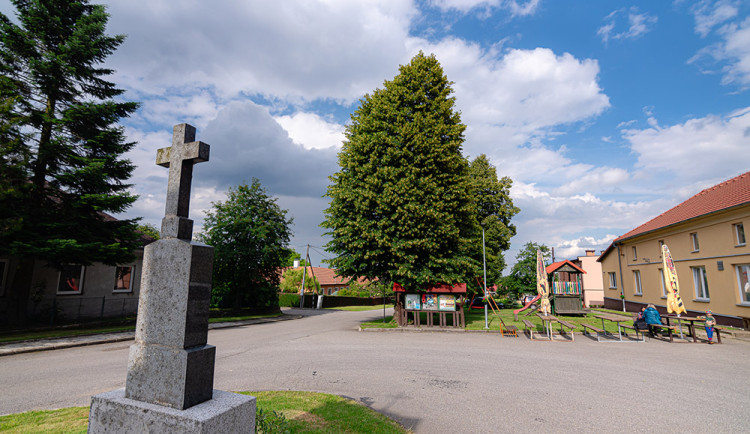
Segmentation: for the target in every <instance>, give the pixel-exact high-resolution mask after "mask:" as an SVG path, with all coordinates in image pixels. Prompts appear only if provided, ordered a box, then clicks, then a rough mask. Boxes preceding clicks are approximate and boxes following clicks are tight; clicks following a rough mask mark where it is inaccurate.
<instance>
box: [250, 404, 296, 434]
mask: <svg viewBox="0 0 750 434" xmlns="http://www.w3.org/2000/svg"><path fill="white" fill-rule="evenodd" d="M255 432H256V433H263V434H277V433H278V434H285V433H289V432H291V431H290V429H289V421H288V420H286V418H285V417H284V415H283V414H281V413H278V412H275V411H263V409H262V408H260V407H258V410H257V411H256V412H255Z"/></svg>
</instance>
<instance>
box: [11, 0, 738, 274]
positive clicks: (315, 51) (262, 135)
mask: <svg viewBox="0 0 750 434" xmlns="http://www.w3.org/2000/svg"><path fill="white" fill-rule="evenodd" d="M107 3H108V11H109V13H110V14H111V19H110V25H109V32H110V33H124V34H127V35H128V37H127V39H126V41H125V43H124V44H123V45H122V46H121V48H120V49H119V50H118V51H117V52H116V53H114V54H113V55H112V56H111V57H110V58H109V59H108V60H107V65H108V66H110V67H112V68H114V69H116V70H117V73H116V74H115V76H114V77H113V79H114V81H116V82H117V84H118V85H119V86H120V87H122V88H124V89H126V90H127V93H126V97H127V98H128V99H130V100H135V101H141V102H142V107H141V109H140V110H139V112H138V113H137V114H136V115H134V116H132V117H131V118H129V119H127V120H124V121H123V125H124V126H125V128H126V131H127V134H128V136H129V138H130V139H131V140H134V141H138V142H139V144H138V146H137V147H136V149H135V150H134V151H132V152H131V154H130V155H129V158H131V159H132V160H133V161H134V162H135V163H136V165H137V167H138V168H137V170H136V171H135V174H134V177H133V179H132V182H133V183H134V187H133V191H134V192H135V193H136V194H139V195H140V199H139V201H138V202H137V203H136V205H135V206H134V207H133V208H132V209H131V210H130V211H129V212H128V213H127V214H126V215H127V216H129V217H134V216H138V217H143V218H144V221H146V222H149V223H154V224H157V225H158V224H159V222H160V220H161V217H162V216H163V213H164V197H165V193H166V177H167V171H166V170H165V169H163V168H161V167H158V166H156V165H155V163H154V159H155V155H156V149H158V148H160V147H164V146H168V145H169V143H170V135H171V130H172V126H173V125H174V124H177V123H181V122H188V123H191V124H193V125H194V126H196V127H197V128H198V139H199V140H202V141H204V142H207V143H209V144H210V145H211V161H210V162H208V163H204V164H201V165H199V166H196V169H195V173H194V176H195V177H194V185H193V197H192V200H191V207H192V210H191V217H192V218H193V219H194V220H195V221H196V227H197V228H198V229H200V227H201V225H202V219H203V216H204V210H205V209H207V208H209V207H210V206H211V202H215V201H221V200H224V194H225V192H226V191H227V189H228V188H229V187H230V186H235V185H237V184H239V183H241V182H243V181H248V182H249V181H250V180H251V179H252V177H257V178H259V179H260V181H261V183H262V184H263V185H264V186H265V187H266V188H267V189H268V191H269V193H271V194H272V195H274V196H276V197H278V201H279V204H280V205H281V206H282V207H283V208H285V209H288V210H289V213H290V215H291V216H293V217H294V219H295V225H294V228H293V230H294V233H295V236H294V239H293V241H292V245H293V247H294V248H295V249H297V250H298V251H300V252H302V251H303V250H304V248H305V245H306V244H308V243H309V244H311V245H313V246H315V249H314V250H313V255H312V258H313V263H314V265H318V264H320V261H321V260H322V259H323V258H324V257H325V256H327V254H326V253H325V252H324V251H323V246H324V244H325V242H326V240H325V238H324V237H323V235H322V234H323V230H322V229H320V228H319V226H318V225H319V223H320V222H321V221H322V220H323V210H324V209H325V207H326V200H325V199H324V198H322V195H323V194H324V193H325V188H326V186H327V185H328V179H327V177H328V176H329V175H330V174H332V173H333V172H334V171H335V170H336V169H337V162H336V153H337V152H338V150H339V149H340V146H341V140H342V139H343V134H342V133H343V130H344V126H345V125H346V123H347V122H348V120H349V114H350V113H352V112H353V111H354V110H355V109H356V107H357V105H358V101H359V99H360V98H361V97H362V96H363V95H364V94H365V93H369V92H372V91H373V90H374V89H375V88H377V87H381V86H382V83H383V81H384V80H390V79H392V78H393V76H394V75H395V74H397V72H398V66H399V65H400V64H405V63H407V62H408V61H409V60H410V59H411V57H412V56H413V55H414V54H416V53H417V52H418V51H419V50H422V51H424V52H426V53H434V54H435V55H436V56H437V58H438V60H439V61H440V62H441V64H442V65H443V68H444V70H445V73H446V74H447V76H448V78H449V79H450V80H452V81H453V82H455V84H454V90H455V97H456V105H457V107H458V109H459V110H460V111H461V116H462V120H463V122H464V123H465V124H466V125H467V126H468V128H467V131H466V142H465V143H464V152H465V154H467V155H469V156H471V157H474V156H477V155H479V154H481V153H485V154H487V155H488V156H489V157H490V160H491V161H492V162H493V164H494V165H495V166H496V167H497V169H498V173H499V174H501V175H507V176H510V177H511V178H512V179H513V180H514V186H513V189H512V191H511V194H512V197H513V200H514V201H515V204H516V205H517V206H518V207H520V208H521V213H520V214H518V216H516V218H515V221H514V222H515V224H516V225H517V227H518V235H517V236H516V237H514V238H513V240H512V248H511V250H510V251H509V252H507V253H506V259H507V260H508V262H511V263H512V262H514V260H513V259H514V257H515V255H516V254H517V252H518V250H519V249H520V248H521V247H522V246H523V244H524V243H526V242H527V241H535V242H538V243H544V244H547V245H549V246H553V247H555V250H556V254H557V255H556V256H557V257H558V258H571V257H574V256H577V255H581V254H583V252H584V249H596V250H601V249H604V248H605V247H606V246H607V245H608V244H609V242H610V241H611V240H612V239H613V238H614V237H616V236H619V235H621V234H623V233H625V232H627V231H629V230H630V229H632V228H634V227H635V226H637V225H639V224H641V223H643V222H645V221H647V220H649V219H651V218H653V217H654V216H656V215H658V214H660V213H662V212H664V211H666V210H667V209H669V208H670V207H672V206H674V205H676V204H677V203H679V202H681V201H683V200H685V199H687V198H688V197H690V196H691V195H693V194H695V193H697V192H698V191H700V190H701V189H703V188H706V187H709V186H711V185H714V184H716V183H719V182H721V181H723V180H726V179H729V178H731V177H733V176H736V175H738V174H740V173H743V172H746V171H748V170H750V159H749V158H748V157H747V155H748V151H747V150H748V147H749V146H748V145H750V103H748V101H749V99H748V88H749V87H750V18H749V17H748V15H749V14H748V12H749V11H750V4H748V2H746V1H745V2H742V1H723V0H721V1H700V2H689V1H673V2H668V1H636V2H627V1H605V0H601V1H582V0H569V1H544V0H538V1H535V0H531V1H506V0H494V1H492V0H491V1H480V0H473V1H472V0H467V1H460V0H433V1H415V2H410V1H406V0H391V1H386V0H383V1H378V0H372V1H350V0H317V1H316V0H299V1H296V0H284V1H283V2H268V1H262V0H258V1H242V2H240V1H236V2H235V1H229V2H206V1H201V0H184V1H180V2H179V3H175V2H171V1H166V0H128V1H125V0H121V1H114V0H113V1H110V2H107ZM0 11H2V12H4V13H6V14H12V8H11V6H10V5H9V4H8V3H7V2H5V3H0Z"/></svg>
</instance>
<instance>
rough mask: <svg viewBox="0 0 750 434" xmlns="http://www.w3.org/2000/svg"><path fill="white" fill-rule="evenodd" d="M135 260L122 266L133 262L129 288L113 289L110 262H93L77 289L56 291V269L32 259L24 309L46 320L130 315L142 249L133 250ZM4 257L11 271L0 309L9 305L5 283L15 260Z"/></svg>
mask: <svg viewBox="0 0 750 434" xmlns="http://www.w3.org/2000/svg"><path fill="white" fill-rule="evenodd" d="M135 255H136V260H135V261H133V262H132V263H129V264H122V265H123V266H135V270H134V276H133V279H132V285H131V290H130V291H129V292H116V291H115V290H114V286H115V274H116V268H117V267H114V266H109V265H104V264H93V265H91V266H88V267H85V269H84V278H83V284H82V285H80V291H79V292H68V293H59V292H58V282H59V279H60V272H59V271H58V270H57V269H55V268H53V267H49V266H47V265H46V264H45V263H44V262H42V261H36V262H35V264H34V271H33V277H32V286H31V293H30V297H29V303H28V313H29V315H30V316H31V317H36V318H37V319H40V320H43V321H45V322H46V321H47V320H48V319H49V320H50V321H57V320H61V319H65V320H77V319H88V318H99V317H111V316H120V315H128V314H130V315H132V314H135V313H136V311H137V310H138V296H139V294H140V286H141V270H142V268H143V251H142V250H139V251H136V252H135ZM0 260H5V261H7V266H8V268H9V269H10V271H11V272H9V273H8V275H7V278H6V290H5V291H4V293H0V312H3V311H5V310H7V309H8V308H9V303H8V297H9V294H8V293H9V291H8V290H7V287H9V286H10V285H11V282H12V281H13V279H14V278H15V276H14V275H13V273H12V271H13V270H15V267H16V265H17V261H16V260H15V259H14V258H0Z"/></svg>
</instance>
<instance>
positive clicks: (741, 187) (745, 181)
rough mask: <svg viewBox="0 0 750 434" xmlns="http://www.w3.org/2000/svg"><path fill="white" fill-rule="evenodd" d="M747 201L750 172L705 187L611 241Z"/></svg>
mask: <svg viewBox="0 0 750 434" xmlns="http://www.w3.org/2000/svg"><path fill="white" fill-rule="evenodd" d="M746 203H750V172H745V173H743V174H742V175H740V176H737V177H735V178H732V179H730V180H728V181H724V182H722V183H721V184H717V185H714V186H713V187H710V188H707V189H705V190H703V191H701V192H700V193H698V194H696V195H695V196H693V197H691V198H690V199H688V200H686V201H685V202H682V203H681V204H679V205H677V206H676V207H674V208H672V209H670V210H668V211H666V212H664V213H663V214H661V215H659V216H657V217H655V218H653V219H651V220H649V221H647V222H646V223H644V224H642V225H640V226H638V227H637V228H635V229H633V230H632V231H630V232H628V233H626V234H625V235H622V236H621V237H619V238H617V239H615V241H620V240H624V239H627V238H632V237H634V236H636V235H641V234H645V233H646V232H651V231H655V230H657V229H661V228H664V227H667V226H671V225H674V224H677V223H681V222H684V221H686V220H690V219H694V218H696V217H700V216H704V215H706V214H711V213H714V212H717V211H721V210H725V209H728V208H733V207H735V206H739V205H743V204H746Z"/></svg>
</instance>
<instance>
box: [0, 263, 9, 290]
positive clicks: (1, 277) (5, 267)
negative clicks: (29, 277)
mask: <svg viewBox="0 0 750 434" xmlns="http://www.w3.org/2000/svg"><path fill="white" fill-rule="evenodd" d="M0 264H2V274H0V297H2V296H4V295H5V282H7V281H8V274H10V261H9V260H8V259H0Z"/></svg>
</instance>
